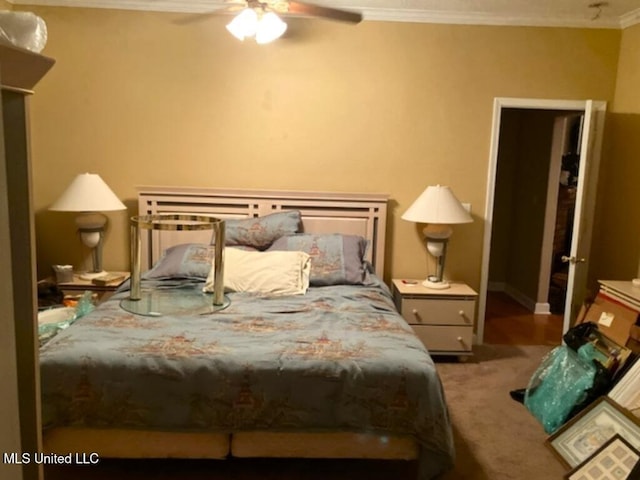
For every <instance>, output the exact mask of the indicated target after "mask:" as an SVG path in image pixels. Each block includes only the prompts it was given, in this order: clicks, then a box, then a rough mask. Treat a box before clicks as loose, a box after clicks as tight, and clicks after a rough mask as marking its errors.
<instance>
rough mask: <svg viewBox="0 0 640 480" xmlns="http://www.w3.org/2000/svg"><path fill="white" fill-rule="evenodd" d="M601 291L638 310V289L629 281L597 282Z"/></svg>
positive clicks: (639, 292)
mask: <svg viewBox="0 0 640 480" xmlns="http://www.w3.org/2000/svg"><path fill="white" fill-rule="evenodd" d="M598 283H599V284H600V286H601V289H602V290H603V291H605V292H607V293H609V294H612V295H615V296H618V297H621V298H622V299H624V300H626V301H627V302H629V303H631V304H632V305H634V306H635V307H639V308H640V287H635V286H633V284H632V283H631V282H630V281H624V280H598Z"/></svg>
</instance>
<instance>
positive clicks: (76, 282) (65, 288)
mask: <svg viewBox="0 0 640 480" xmlns="http://www.w3.org/2000/svg"><path fill="white" fill-rule="evenodd" d="M109 273H115V274H119V275H123V276H124V279H123V280H116V281H114V282H111V283H109V284H107V285H94V284H93V283H91V280H85V279H83V278H80V275H79V274H75V273H74V274H73V281H72V282H64V283H58V288H59V289H60V290H62V293H64V294H65V296H66V295H71V296H81V295H82V294H83V293H84V292H85V291H87V290H88V291H90V292H93V293H94V294H95V299H96V302H98V303H99V302H104V301H105V300H106V299H107V298H109V297H110V296H111V295H113V294H114V293H115V291H116V290H117V289H118V287H120V285H122V284H123V283H124V282H125V281H126V280H127V279H128V278H129V276H130V274H129V272H109Z"/></svg>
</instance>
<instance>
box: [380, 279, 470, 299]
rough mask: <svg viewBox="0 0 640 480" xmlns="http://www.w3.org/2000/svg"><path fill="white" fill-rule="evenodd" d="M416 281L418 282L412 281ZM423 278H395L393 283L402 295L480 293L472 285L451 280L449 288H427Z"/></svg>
mask: <svg viewBox="0 0 640 480" xmlns="http://www.w3.org/2000/svg"><path fill="white" fill-rule="evenodd" d="M411 282H416V283H411ZM422 282H423V280H418V279H416V278H404V279H403V278H394V279H393V285H394V286H395V288H396V289H397V290H398V292H400V294H401V295H424V296H438V297H447V296H451V297H460V296H464V297H469V296H473V297H475V296H476V295H478V294H477V293H476V292H475V291H474V290H473V289H472V288H471V287H469V286H468V285H467V284H466V283H462V282H449V284H450V287H449V288H442V289H437V288H427V287H425V286H424V285H422Z"/></svg>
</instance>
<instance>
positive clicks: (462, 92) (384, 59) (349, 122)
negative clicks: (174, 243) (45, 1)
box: [32, 7, 621, 287]
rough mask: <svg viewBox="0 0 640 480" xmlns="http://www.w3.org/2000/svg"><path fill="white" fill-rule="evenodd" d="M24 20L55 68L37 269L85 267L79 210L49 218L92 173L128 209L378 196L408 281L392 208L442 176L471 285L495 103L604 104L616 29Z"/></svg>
mask: <svg viewBox="0 0 640 480" xmlns="http://www.w3.org/2000/svg"><path fill="white" fill-rule="evenodd" d="M33 10H34V11H35V12H36V13H38V14H39V15H41V16H42V17H43V18H44V19H45V20H46V22H47V25H48V30H49V43H48V45H47V47H46V49H45V52H44V53H46V54H47V55H50V56H52V57H54V58H56V60H57V63H56V66H55V67H54V68H53V70H52V71H51V73H50V74H49V75H48V76H47V77H46V78H45V79H44V80H43V82H42V83H41V84H40V85H39V88H38V91H37V93H36V95H35V96H34V98H33V102H32V105H33V109H32V112H33V114H32V126H33V157H34V167H33V181H34V193H35V205H36V208H37V210H38V213H37V218H36V221H37V234H38V261H39V267H40V273H41V275H42V274H48V272H49V267H50V265H51V264H54V263H75V264H77V263H79V257H78V254H77V251H78V250H79V246H78V241H77V239H76V238H75V235H74V226H73V216H72V215H67V214H61V213H56V212H48V211H47V210H46V208H47V207H48V205H50V204H51V203H52V202H53V201H54V200H55V199H56V198H57V196H58V195H59V194H60V193H61V192H62V191H63V190H64V188H65V187H66V185H67V184H68V183H69V182H70V181H71V179H72V178H73V177H74V176H75V175H76V174H77V173H79V172H85V171H89V172H95V173H99V174H100V175H101V176H102V177H103V178H104V180H105V181H106V182H107V183H108V184H109V185H110V186H111V187H112V189H113V190H114V191H115V192H116V193H117V194H118V196H119V197H120V198H122V199H123V201H125V202H126V203H127V204H128V205H129V206H130V210H129V214H134V213H135V208H134V201H135V194H136V193H135V186H136V185H140V184H146V185H153V184H159V185H193V186H218V187H237V188H243V187H251V188H284V189H311V190H335V191H367V192H386V193H389V194H390V195H391V204H390V207H391V213H390V223H389V239H390V247H391V248H390V250H389V252H388V262H389V263H388V265H389V267H390V270H389V272H391V273H392V274H393V275H394V276H416V277H423V276H424V275H425V274H426V262H427V254H426V252H425V249H424V246H423V244H422V242H421V240H420V238H419V236H418V230H417V229H416V228H415V226H414V225H412V224H411V223H408V222H405V221H402V220H400V215H401V214H402V212H403V211H404V210H405V209H406V208H407V207H408V206H409V205H410V203H411V202H412V201H413V200H414V199H415V198H416V197H417V196H418V195H419V194H420V193H421V192H422V191H423V190H424V188H425V187H426V186H427V185H430V184H436V183H440V184H446V185H449V186H451V187H452V189H453V190H454V192H455V193H456V195H457V196H458V198H460V199H461V201H463V202H470V203H471V204H472V209H473V214H474V219H475V222H474V223H473V224H468V225H461V226H457V227H455V229H454V235H453V237H452V240H451V245H450V249H449V256H448V259H447V275H448V276H449V277H450V278H456V279H462V280H465V281H468V282H470V283H471V284H472V285H473V286H475V287H478V284H479V278H480V261H481V258H480V257H481V249H482V234H483V229H484V223H483V221H482V218H483V215H484V201H485V191H486V176H487V171H486V170H487V165H488V158H489V144H490V132H491V117H492V102H493V99H494V97H498V96H501V97H539V98H558V99H586V98H596V99H603V100H609V101H610V100H611V99H612V98H613V92H614V86H615V74H616V71H617V58H618V50H619V46H620V37H621V33H620V32H619V31H613V30H596V29H585V30H581V29H554V28H515V27H514V28H512V27H474V26H448V25H427V24H411V23H385V22H364V23H362V24H360V25H358V26H349V25H343V24H338V23H332V22H327V21H320V20H312V19H296V20H295V21H292V22H291V26H290V31H291V35H290V36H289V37H287V38H283V39H281V40H279V41H277V42H275V43H273V44H270V45H266V46H257V45H255V44H253V43H251V42H247V43H245V44H242V43H240V42H238V41H237V40H236V39H235V38H233V37H231V36H230V35H229V34H228V33H227V32H226V30H225V28H224V24H225V23H226V22H227V21H228V17H219V16H208V17H202V18H197V17H193V16H189V15H184V14H160V13H143V12H128V11H108V10H99V9H96V10H91V9H70V8H46V7H42V8H33ZM109 217H110V219H111V225H110V231H109V235H108V238H107V243H106V248H105V267H106V268H108V269H121V268H126V267H127V265H128V250H127V248H128V238H127V227H126V215H125V214H124V213H116V214H110V215H109ZM431 265H432V263H431ZM431 268H433V267H432V266H431Z"/></svg>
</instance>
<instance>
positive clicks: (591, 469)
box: [564, 434, 640, 480]
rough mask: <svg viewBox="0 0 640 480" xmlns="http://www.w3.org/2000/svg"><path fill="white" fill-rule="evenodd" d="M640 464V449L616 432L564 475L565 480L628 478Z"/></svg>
mask: <svg viewBox="0 0 640 480" xmlns="http://www.w3.org/2000/svg"><path fill="white" fill-rule="evenodd" d="M637 465H640V451H638V450H637V449H636V448H634V447H633V445H631V444H630V443H629V442H627V441H626V440H625V439H624V438H623V437H622V436H620V435H619V434H615V435H614V436H613V437H611V438H610V439H609V440H607V441H606V442H605V443H604V445H602V446H601V447H600V448H599V449H598V450H596V452H595V453H594V454H593V455H591V456H590V457H589V458H587V459H586V460H585V461H584V462H582V463H581V464H580V465H578V466H577V467H576V468H574V469H573V470H571V471H570V472H569V473H567V474H566V475H565V476H564V480H596V479H602V478H608V479H616V480H617V479H620V480H622V479H626V478H631V477H630V476H629V475H630V474H631V472H632V471H633V470H634V468H636V466H637Z"/></svg>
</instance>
